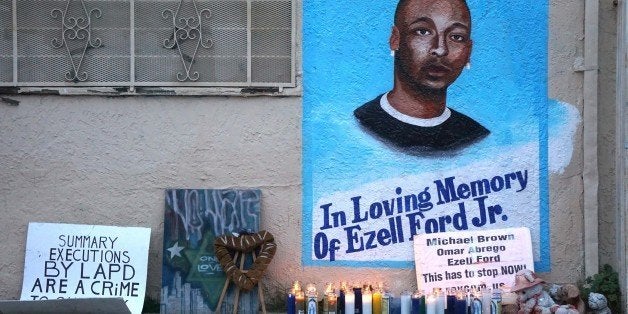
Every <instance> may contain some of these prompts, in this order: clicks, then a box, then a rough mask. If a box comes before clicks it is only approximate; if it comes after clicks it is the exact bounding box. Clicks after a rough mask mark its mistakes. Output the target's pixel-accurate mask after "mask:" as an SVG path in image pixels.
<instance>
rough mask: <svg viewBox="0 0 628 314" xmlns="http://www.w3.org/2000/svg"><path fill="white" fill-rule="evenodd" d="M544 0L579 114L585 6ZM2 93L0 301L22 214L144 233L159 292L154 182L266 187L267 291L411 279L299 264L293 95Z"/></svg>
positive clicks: (555, 201) (409, 282)
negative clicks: (270, 241)
mask: <svg viewBox="0 0 628 314" xmlns="http://www.w3.org/2000/svg"><path fill="white" fill-rule="evenodd" d="M551 2H552V4H551V6H550V17H551V21H550V42H549V74H548V75H549V83H550V84H549V95H550V97H551V98H554V99H557V100H560V101H564V102H567V103H570V104H572V105H574V106H576V107H577V108H578V110H579V111H580V112H582V102H583V100H582V73H581V72H574V71H573V65H574V62H575V59H576V58H577V57H581V56H582V51H583V48H582V46H583V42H582V36H583V16H584V12H583V10H584V8H583V4H582V1H579V0H553V1H551ZM606 2H608V3H609V4H606V3H605V4H604V5H602V6H601V13H600V14H601V15H602V16H604V17H612V14H614V13H613V11H612V10H613V8H612V7H611V5H612V3H611V2H610V1H606ZM602 20H603V21H604V22H603V23H604V27H602V28H601V31H602V33H601V40H600V41H601V42H605V39H603V38H611V37H612V36H613V35H612V30H613V28H612V27H611V26H613V25H614V24H612V23H613V22H612V21H611V20H609V19H606V20H605V19H602ZM604 32H607V33H604ZM533 35H534V34H530V36H533ZM605 36H606V37H605ZM609 40H610V39H609ZM609 45H610V46H609ZM611 46H612V45H611V44H603V45H602V50H603V52H604V57H602V56H601V57H600V58H601V59H605V60H606V59H609V60H610V59H612V58H611V57H609V55H612V49H613V48H612V47H611ZM600 66H601V68H602V71H601V78H602V83H601V85H602V86H601V89H600V95H601V97H600V98H601V99H600V101H601V103H602V102H604V103H606V102H608V107H609V108H610V109H605V108H600V116H601V123H600V135H599V138H600V142H601V146H603V147H607V146H608V147H611V148H612V147H614V144H613V142H612V140H613V136H614V128H613V125H612V123H608V121H614V116H613V110H612V107H613V106H612V105H611V104H612V101H611V100H612V99H614V98H613V97H614V96H609V95H610V94H612V88H613V86H612V85H613V84H612V75H614V74H610V73H607V72H606V71H610V69H612V67H613V66H614V65H611V64H610V61H609V63H604V62H600ZM3 97H9V98H11V99H14V100H17V101H19V105H18V106H12V105H9V104H7V103H5V102H0V169H1V170H0V208H2V210H3V212H4V213H5V215H3V216H2V217H0V225H2V226H3V228H2V229H3V232H2V234H1V236H0V241H1V242H2V246H1V248H2V251H3V252H4V254H1V255H0V299H16V298H18V297H19V291H20V288H21V280H22V269H23V262H24V261H23V258H24V257H23V256H24V244H25V238H26V226H27V223H28V222H31V221H40V222H67V223H83V224H106V225H121V226H144V227H150V228H152V230H153V233H152V241H151V247H150V257H149V259H150V262H149V278H148V282H149V287H148V291H149V294H150V295H151V296H153V297H155V298H157V297H158V296H159V288H160V285H161V277H160V272H161V261H162V242H161V241H162V231H161V229H162V228H163V208H164V205H163V203H164V201H163V198H164V197H163V190H164V189H165V188H173V187H176V188H226V187H255V188H260V189H261V190H262V195H263V200H262V213H263V214H262V228H265V229H267V230H269V231H271V232H272V233H273V234H274V235H275V237H276V239H277V242H278V246H279V249H278V252H277V255H276V256H275V259H274V260H273V262H272V263H271V265H270V268H269V270H268V274H267V277H266V281H267V284H268V285H269V286H270V287H271V288H281V291H284V290H283V288H285V287H287V285H288V282H289V281H290V280H293V279H295V278H298V279H301V280H302V281H304V282H310V281H311V282H317V283H318V284H322V283H323V282H325V281H337V280H336V278H339V277H342V278H351V277H355V278H364V277H368V278H370V279H371V280H381V281H386V282H388V283H389V285H390V286H391V287H395V289H396V290H397V291H400V290H402V289H411V288H412V287H414V285H415V283H414V281H415V277H414V270H412V269H406V270H403V269H362V268H360V269H347V268H322V269H321V268H314V267H307V268H304V267H302V266H301V263H300V260H301V244H300V242H301V241H300V240H301V227H302V226H301V119H302V114H301V99H300V98H299V97H249V98H246V97H110V98H108V97H94V96H72V97H69V96H67V97H64V96H16V95H4V96H3ZM601 107H602V105H601ZM578 130H579V131H578V132H577V133H576V138H577V139H576V141H575V147H573V149H574V154H573V157H572V160H571V163H570V165H569V166H568V167H567V168H566V169H565V170H564V172H562V173H556V174H553V175H552V176H551V180H550V188H551V191H550V210H551V214H550V219H551V230H550V231H551V242H552V243H551V255H552V272H551V273H548V274H544V277H545V278H546V279H548V280H550V281H553V282H575V281H577V280H578V279H581V278H582V276H583V273H584V270H583V269H584V265H583V253H582V252H583V237H582V234H583V231H584V228H585V227H584V226H583V209H582V207H583V205H582V203H583V200H582V193H583V183H582V165H583V159H582V158H583V157H582V149H583V148H582V140H581V138H582V133H581V130H582V127H581V126H578ZM613 156H614V155H613V153H612V149H609V150H608V151H606V150H605V152H604V153H601V154H600V171H601V176H600V177H601V178H602V182H601V193H600V197H601V198H602V199H601V201H600V204H601V208H604V210H602V211H601V216H602V221H604V222H606V221H607V220H608V219H610V218H609V215H611V213H614V211H612V210H611V208H613V207H612V206H613V202H614V200H613V198H614V194H613V193H614V192H613V191H612V190H613V188H614V185H613V184H614V183H613V182H611V181H610V180H609V179H607V178H608V177H609V176H610V174H612V172H613V169H612V167H613V163H614V157H613ZM611 161H612V162H611ZM605 180H606V181H605ZM607 208H608V209H607ZM601 230H603V231H604V232H606V231H607V230H606V229H604V228H601ZM613 232H614V231H613ZM601 241H602V244H601V248H602V253H603V255H605V256H608V255H610V253H612V252H614V251H613V245H614V242H613V240H612V239H611V238H610V237H607V236H606V235H604V236H602V237H601ZM605 258H606V257H605ZM603 261H604V262H605V259H603ZM340 275H342V276H340Z"/></svg>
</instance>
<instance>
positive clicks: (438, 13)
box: [390, 0, 472, 91]
mask: <svg viewBox="0 0 628 314" xmlns="http://www.w3.org/2000/svg"><path fill="white" fill-rule="evenodd" d="M470 36H471V16H470V13H469V10H468V8H467V6H466V5H465V3H463V1H462V0H409V1H407V2H406V3H405V4H402V5H401V6H400V7H399V9H398V12H397V15H396V17H395V26H394V27H393V31H392V34H391V36H390V48H391V49H392V50H395V51H396V52H395V72H396V76H397V79H399V80H400V81H401V82H403V83H406V84H409V85H410V86H413V87H414V88H415V89H418V90H427V91H429V90H444V89H446V88H447V87H448V86H449V85H451V83H453V82H454V81H455V80H456V78H458V76H459V75H460V72H462V69H463V68H464V66H465V64H466V63H467V62H468V61H469V56H470V54H471V46H472V42H471V38H470Z"/></svg>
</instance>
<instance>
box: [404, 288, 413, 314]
mask: <svg viewBox="0 0 628 314" xmlns="http://www.w3.org/2000/svg"><path fill="white" fill-rule="evenodd" d="M411 307H412V298H411V297H410V293H408V292H404V293H403V294H401V314H410V308H411Z"/></svg>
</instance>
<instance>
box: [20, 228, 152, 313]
mask: <svg viewBox="0 0 628 314" xmlns="http://www.w3.org/2000/svg"><path fill="white" fill-rule="evenodd" d="M149 242H150V229H148V228H136V227H111V226H93V225H72V224H51V223H30V224H29V225H28V237H27V240H26V257H25V261H24V281H23V283H22V295H21V297H20V299H21V300H49V299H66V298H112V297H121V298H123V299H124V300H125V302H126V304H127V306H128V307H129V310H130V311H131V312H132V313H141V311H142V306H143V304H144V295H145V292H146V273H147V263H148V246H149Z"/></svg>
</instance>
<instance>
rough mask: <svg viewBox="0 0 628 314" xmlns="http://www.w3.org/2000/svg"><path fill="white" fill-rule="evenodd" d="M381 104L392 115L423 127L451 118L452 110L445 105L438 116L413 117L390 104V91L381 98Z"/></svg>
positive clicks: (435, 124)
mask: <svg viewBox="0 0 628 314" xmlns="http://www.w3.org/2000/svg"><path fill="white" fill-rule="evenodd" d="M379 105H380V106H381V107H382V109H384V111H386V113H388V114H389V115H391V116H392V117H393V118H395V119H397V120H399V121H402V122H405V123H408V124H412V125H416V126H422V127H431V126H437V125H439V124H441V123H443V122H445V121H447V119H449V117H450V116H451V110H449V108H447V107H445V110H444V111H443V113H442V114H441V115H440V116H438V117H434V118H428V119H423V118H416V117H411V116H409V115H406V114H403V113H401V112H399V111H397V109H395V108H393V106H391V105H390V103H389V102H388V93H386V94H384V95H382V98H381V99H380V100H379Z"/></svg>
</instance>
